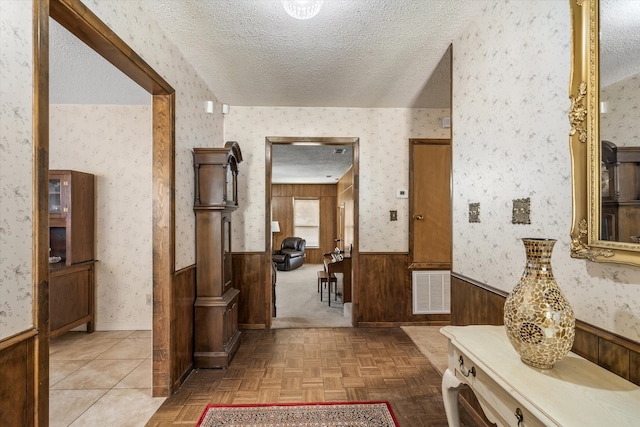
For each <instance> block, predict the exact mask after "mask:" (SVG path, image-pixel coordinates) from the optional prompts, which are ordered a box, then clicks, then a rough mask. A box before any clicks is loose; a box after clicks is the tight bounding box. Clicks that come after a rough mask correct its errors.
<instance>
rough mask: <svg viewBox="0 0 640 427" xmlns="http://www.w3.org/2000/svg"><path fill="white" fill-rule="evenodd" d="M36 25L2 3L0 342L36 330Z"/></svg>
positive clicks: (26, 9) (26, 5) (15, 4)
mask: <svg viewBox="0 0 640 427" xmlns="http://www.w3.org/2000/svg"><path fill="white" fill-rule="evenodd" d="M32 19H33V18H32V5H31V2H24V1H17V0H16V1H13V0H2V1H0V129H1V131H0V258H1V259H2V261H1V262H0V339H3V338H6V337H9V336H11V335H14V334H16V333H18V332H21V331H23V330H26V329H29V328H30V327H31V326H33V318H32V316H33V312H32V306H33V294H32V287H33V284H32V280H31V277H32V275H31V272H32V267H31V258H32V250H33V247H32V240H31V234H32V228H33V220H32V218H33V197H32V190H31V188H32V184H31V182H32V166H31V158H32V153H33V148H32V144H31V141H32V126H33V121H32V117H31V105H32V99H33V98H32V76H33V65H32V62H33V61H32V52H33V47H32V45H33V42H32V40H33V38H32V34H31V21H32Z"/></svg>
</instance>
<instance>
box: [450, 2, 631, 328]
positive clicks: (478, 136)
mask: <svg viewBox="0 0 640 427" xmlns="http://www.w3.org/2000/svg"><path fill="white" fill-rule="evenodd" d="M570 22H571V21H570V15H569V3H568V2H555V1H533V2H531V1H529V2H520V1H504V2H499V3H497V2H496V3H495V4H494V5H491V6H485V7H484V9H483V11H482V15H481V16H478V18H477V20H476V21H475V23H474V24H473V25H471V26H470V27H469V28H468V31H467V32H466V34H463V35H462V36H461V37H459V38H458V39H457V40H454V43H453V54H454V59H453V66H454V70H453V75H454V77H453V112H452V116H453V117H452V121H453V123H454V127H453V143H454V147H453V153H454V161H453V170H454V195H453V204H454V206H453V208H454V235H453V247H454V250H453V252H454V260H453V270H454V271H455V272H457V273H460V274H463V275H465V276H467V277H471V278H473V279H475V280H478V281H480V282H484V283H487V284H489V285H491V286H494V287H496V288H499V289H502V290H505V291H511V289H513V287H514V286H515V284H516V283H517V282H518V280H519V279H520V276H521V275H522V272H523V271H524V261H525V253H524V248H523V245H522V242H521V241H520V239H521V238H523V237H547V238H554V239H557V240H558V242H557V243H556V246H555V249H554V252H553V257H552V265H553V269H554V273H555V276H556V279H557V281H558V283H559V285H560V287H561V288H562V289H563V291H564V293H565V294H566V296H567V298H568V300H569V302H570V303H571V305H572V306H573V308H574V311H575V312H576V316H577V317H578V318H579V319H581V320H583V321H586V322H587V323H590V324H593V325H595V326H599V327H602V328H604V329H607V330H609V331H613V332H615V333H617V334H620V335H623V336H626V337H629V338H631V339H634V340H636V341H638V340H640V286H638V285H640V268H637V267H630V266H621V265H615V264H600V263H591V262H587V261H582V260H575V259H572V258H570V256H569V244H570V237H569V233H570V229H571V215H572V205H571V159H570V153H569V139H568V133H569V122H568V119H567V113H568V109H569V105H570V104H569V99H568V88H569V74H570V68H571V62H570V61H571V32H570V31H571V26H570ZM527 197H528V198H530V199H531V224H530V225H514V224H512V222H511V208H512V201H513V200H514V199H520V198H527ZM470 203H480V221H481V222H480V223H470V222H469V218H468V206H469V204H470Z"/></svg>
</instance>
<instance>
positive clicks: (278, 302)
mask: <svg viewBox="0 0 640 427" xmlns="http://www.w3.org/2000/svg"><path fill="white" fill-rule="evenodd" d="M358 149H359V139H358V138H338V137H335V138H334V137H267V138H266V156H265V159H266V160H265V162H266V165H265V166H266V167H265V170H266V173H265V174H266V176H265V183H266V191H265V194H266V200H265V206H266V209H265V224H266V230H267V233H266V236H265V237H266V239H265V241H266V242H267V244H266V252H267V254H268V256H267V257H266V258H267V261H268V264H269V265H268V266H267V268H269V269H271V270H272V271H273V274H272V276H271V280H270V281H269V283H268V286H269V289H268V290H267V292H266V295H268V298H269V301H268V304H269V306H270V307H271V311H270V312H271V313H272V316H273V317H272V318H271V319H270V323H269V324H270V325H271V327H272V328H286V327H321V326H324V327H331V326H345V327H346V326H354V321H355V319H356V318H357V317H356V315H357V314H356V310H355V309H354V308H355V307H357V292H356V291H357V280H356V279H355V276H357V274H355V273H356V271H357V270H356V268H355V265H357V255H358V225H357V221H358V186H357V183H358V170H359V165H358ZM332 156H334V157H332ZM335 156H343V157H335ZM296 170H298V171H297V172H296ZM310 209H311V210H310ZM316 210H317V212H315V211H316ZM312 211H313V212H312ZM292 237H298V238H304V239H305V242H306V243H307V244H306V247H305V249H304V261H303V262H302V263H299V262H297V263H292V265H289V264H287V265H286V266H285V265H284V264H282V257H278V256H277V254H276V255H273V254H275V253H276V252H277V251H278V250H279V249H280V248H281V243H282V242H283V241H285V239H287V238H292ZM332 253H333V254H335V255H336V256H335V257H332V255H331V254H332ZM272 256H273V258H272ZM274 261H276V262H274ZM300 264H301V265H300ZM321 272H325V273H326V274H328V275H332V273H333V275H335V277H336V280H335V282H334V281H326V282H324V281H322V282H321V281H320V280H319V278H320V275H321V274H322V273H321Z"/></svg>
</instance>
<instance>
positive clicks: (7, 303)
mask: <svg viewBox="0 0 640 427" xmlns="http://www.w3.org/2000/svg"><path fill="white" fill-rule="evenodd" d="M84 4H85V5H86V6H87V7H88V8H89V9H91V10H92V11H93V12H94V13H96V15H97V16H98V17H99V18H100V19H102V20H103V21H104V22H105V23H106V24H107V25H108V26H109V27H111V28H112V29H114V31H115V32H116V33H117V34H118V35H119V36H120V37H121V38H122V39H123V40H124V41H125V42H126V43H127V44H129V46H130V47H132V49H133V50H134V51H135V52H137V53H138V54H139V55H140V56H142V58H144V60H145V61H146V62H147V63H148V64H149V65H151V67H153V68H154V69H155V70H156V71H157V72H158V73H159V74H160V75H161V76H163V77H164V78H165V79H166V80H167V81H168V82H169V83H170V84H171V85H172V86H173V88H174V89H175V91H176V107H175V116H176V132H175V142H176V186H175V188H176V190H175V206H176V221H175V222H176V269H180V268H183V267H186V266H189V265H192V264H193V263H194V262H195V236H194V234H195V218H194V214H193V166H192V164H193V161H192V155H191V150H192V148H193V147H198V146H204V147H207V146H209V147H212V146H222V145H223V144H224V141H223V139H222V129H223V128H222V125H223V122H222V114H221V112H220V110H221V103H220V101H218V100H217V99H216V98H215V95H214V94H213V93H212V92H211V90H210V89H209V88H208V87H207V86H206V85H205V84H204V82H203V81H202V79H201V78H200V77H199V76H198V74H197V73H196V72H195V70H194V69H193V68H192V67H191V65H190V64H189V63H188V62H187V61H186V60H185V59H184V57H183V56H182V54H181V53H180V52H179V51H178V50H177V48H176V47H175V46H174V45H173V44H172V43H171V42H169V40H167V38H166V37H165V36H164V34H163V31H162V29H161V28H160V27H159V26H158V25H157V23H156V22H155V21H153V20H151V19H150V18H149V17H148V15H147V14H146V13H145V12H144V11H143V10H142V9H140V8H139V7H138V6H137V5H136V3H135V2H127V1H117V2H105V1H99V0H89V1H85V2H84ZM32 19H33V17H32V3H31V2H29V1H23V0H1V1H0V48H1V49H0V91H1V92H0V95H1V96H0V114H1V115H0V123H1V126H2V136H1V139H0V144H1V145H0V153H1V162H2V163H1V165H0V166H1V167H0V178H1V181H0V202H1V203H0V236H1V239H0V251H1V254H2V264H1V267H0V339H2V338H4V337H7V336H10V335H13V334H15V333H18V332H20V331H22V330H24V329H27V328H29V327H30V326H32V325H33V320H32V316H33V310H32V307H33V302H32V294H31V292H32V274H31V259H32V246H31V245H32V243H31V239H32V227H33V225H32V219H31V218H32V206H33V204H32V184H31V183H32V176H31V173H32V161H31V160H32V151H33V138H32V112H31V105H32V92H33V88H32V76H33V61H32V57H31V55H32V51H33V49H32V38H33V34H32ZM206 101H213V102H214V103H215V108H214V111H215V113H214V114H208V113H206V112H205V102H206ZM105 120H107V121H109V120H108V119H106V118H105ZM111 123H112V124H113V123H114V122H113V121H111ZM106 130H108V131H111V133H112V135H118V133H119V132H120V131H119V130H118V126H113V127H111V128H109V129H106ZM136 148H138V147H136ZM147 149H150V147H147ZM148 154H149V153H147V155H148ZM123 239H124V240H122V241H123V242H125V243H126V242H127V237H123ZM103 253H105V252H103ZM141 256H142V257H145V256H147V255H146V250H144V249H143V250H141ZM149 268H150V267H149ZM116 275H120V276H119V277H121V272H119V273H117V274H116ZM103 276H105V273H104V272H103ZM137 285H138V284H135V283H128V284H127V285H126V286H127V288H126V289H121V292H123V293H125V294H129V293H131V291H134V292H138V293H139V294H140V295H141V294H142V293H141V291H139V290H136V289H135V287H136V286H137ZM112 298H113V299H112V301H111V302H109V303H108V304H113V306H109V307H106V306H104V305H102V306H101V305H100V304H101V303H99V307H98V310H99V312H98V314H97V316H98V321H97V323H98V327H99V325H100V321H103V322H104V323H103V325H107V323H108V324H109V325H111V326H112V327H114V328H117V327H120V326H122V327H125V326H126V327H128V325H129V323H128V322H131V325H133V326H136V325H140V324H139V323H137V320H134V319H135V316H134V315H133V314H131V312H130V310H132V307H130V306H124V305H123V304H122V300H123V299H124V298H126V296H125V297H123V296H122V295H118V296H112ZM105 304H106V303H105ZM145 307H146V306H143V307H142V308H141V307H137V308H136V310H141V311H143V312H144V311H145V310H147V308H145ZM127 312H128V314H124V313H127ZM106 313H112V315H111V317H102V318H101V317H100V316H107V314H106ZM142 317H146V316H145V315H143V316H142ZM148 322H149V323H147V324H148V325H150V319H149V320H148ZM124 323H127V325H124ZM111 326H110V327H111Z"/></svg>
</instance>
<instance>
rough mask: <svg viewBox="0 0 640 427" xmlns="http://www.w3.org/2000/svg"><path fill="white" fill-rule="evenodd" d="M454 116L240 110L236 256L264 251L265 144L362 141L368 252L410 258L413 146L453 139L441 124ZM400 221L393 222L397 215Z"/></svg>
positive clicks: (233, 136) (233, 115)
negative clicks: (272, 140) (417, 141)
mask: <svg viewBox="0 0 640 427" xmlns="http://www.w3.org/2000/svg"><path fill="white" fill-rule="evenodd" d="M448 116H449V112H448V110H438V109H429V110H427V109H424V110H421V109H402V108H378V109H373V108H372V109H365V108H275V107H232V108H231V112H230V114H228V115H227V116H225V125H224V126H225V139H226V140H233V141H238V143H239V144H240V148H241V149H242V153H243V158H244V161H243V162H242V163H241V164H240V174H239V199H240V200H239V204H240V207H239V209H238V211H237V212H236V213H234V220H233V249H234V251H264V247H265V241H264V236H265V234H264V233H265V231H264V218H265V202H264V200H265V183H264V176H265V137H267V136H308V137H330V136H333V137H338V136H339V137H358V138H360V218H359V221H360V251H361V252H406V251H408V248H409V243H408V230H409V225H408V224H409V223H408V215H409V205H408V200H407V199H396V196H395V195H396V190H397V189H400V188H404V189H408V187H409V176H408V173H407V165H408V158H409V138H448V137H449V134H450V129H443V128H442V127H441V126H440V120H441V119H442V118H443V117H448ZM390 210H397V211H398V221H389V211H390Z"/></svg>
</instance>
